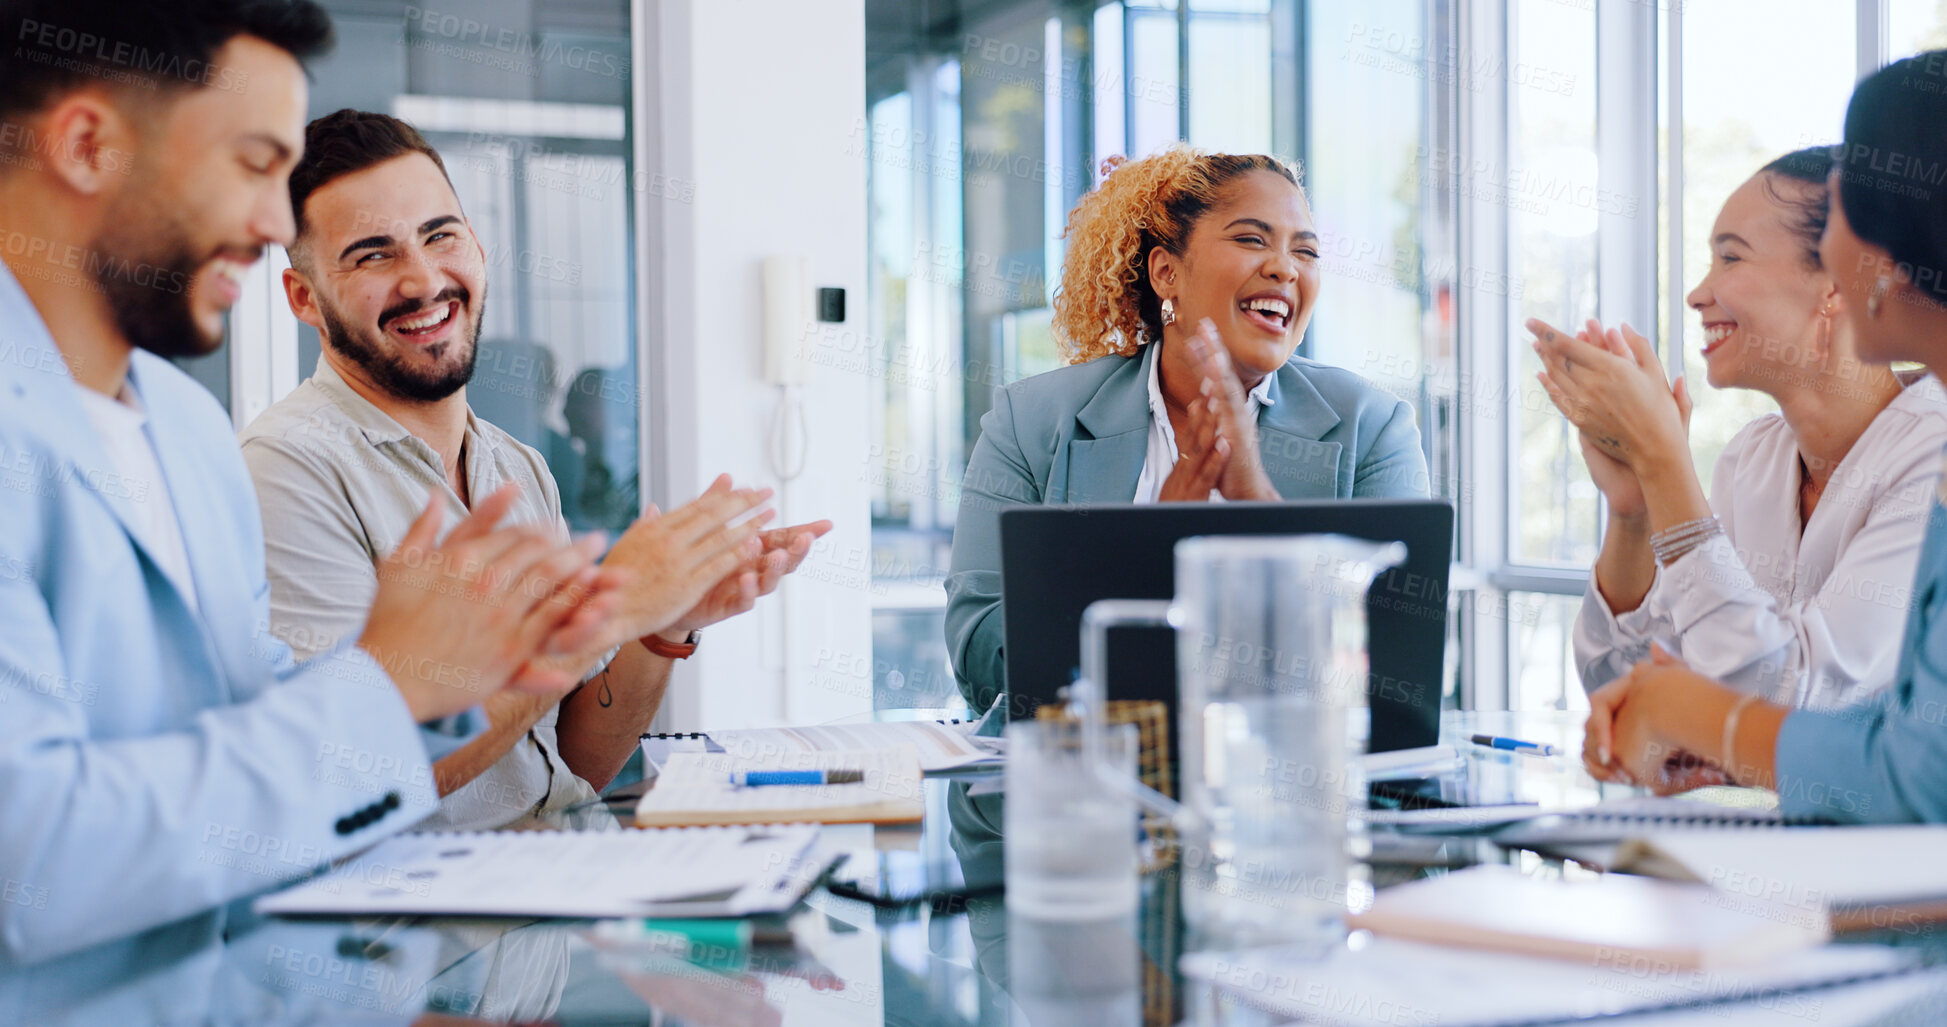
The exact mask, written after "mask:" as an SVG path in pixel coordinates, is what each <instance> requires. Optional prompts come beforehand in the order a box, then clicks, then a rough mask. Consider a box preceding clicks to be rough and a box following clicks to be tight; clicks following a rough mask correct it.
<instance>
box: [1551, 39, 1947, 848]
mask: <svg viewBox="0 0 1947 1027" xmlns="http://www.w3.org/2000/svg"><path fill="white" fill-rule="evenodd" d="M1835 156H1836V165H1835V167H1834V168H1833V171H1832V174H1831V177H1830V184H1831V190H1830V191H1831V207H1830V215H1829V217H1828V219H1827V223H1826V228H1825V233H1824V237H1823V239H1822V240H1821V242H1820V245H1819V256H1820V260H1821V262H1822V263H1823V264H1824V266H1825V267H1826V268H1827V269H1828V270H1829V271H1830V273H1831V274H1832V276H1833V279H1834V280H1835V281H1836V282H1837V284H1838V292H1839V295H1840V296H1841V297H1842V298H1843V301H1844V302H1843V305H1842V309H1841V316H1843V317H1844V318H1845V319H1846V321H1847V323H1848V324H1850V326H1851V328H1852V332H1853V338H1854V343H1855V345H1856V346H1857V348H1858V352H1859V357H1860V359H1861V360H1865V361H1872V362H1881V363H1885V362H1890V361H1894V360H1914V361H1919V362H1921V363H1924V364H1926V365H1927V366H1928V367H1929V368H1931V369H1932V370H1934V371H1935V372H1938V371H1939V370H1940V369H1941V368H1942V367H1947V183H1943V182H1942V181H1941V180H1940V176H1939V169H1941V168H1943V167H1947V51H1935V52H1931V53H1925V54H1920V55H1918V56H1916V57H1911V58H1908V59H1906V60H1903V61H1899V62H1897V63H1894V64H1892V65H1889V66H1888V67H1886V68H1884V69H1882V70H1881V71H1879V72H1878V73H1877V74H1875V75H1873V76H1871V77H1870V78H1867V79H1866V80H1865V81H1863V82H1861V83H1860V84H1859V87H1858V89H1857V90H1855V91H1854V93H1853V96H1852V103H1851V105H1850V106H1849V107H1848V108H1847V111H1846V130H1845V141H1844V143H1843V144H1842V145H1841V146H1840V147H1839V149H1838V151H1837V153H1836V155H1835ZM1778 498H1779V500H1780V501H1785V500H1786V499H1787V498H1788V497H1778ZM1941 502H1942V500H1941V499H1940V498H1936V500H1935V503H1934V505H1933V507H1932V509H1931V510H1930V512H1929V518H1928V522H1927V529H1926V536H1925V541H1924V543H1923V545H1922V548H1921V552H1920V560H1919V569H1918V576H1917V578H1916V579H1915V583H1914V586H1913V593H1912V601H1911V604H1910V609H1909V611H1908V613H1907V617H1906V633H1905V637H1904V640H1903V641H1902V643H1901V646H1900V655H1899V664H1898V669H1897V671H1896V672H1895V674H1894V678H1893V683H1892V685H1891V687H1890V688H1889V689H1888V690H1887V692H1886V694H1885V695H1884V696H1883V697H1882V699H1881V700H1880V701H1879V702H1877V703H1875V704H1873V705H1872V706H1870V707H1865V708H1857V709H1852V710H1845V711H1836V712H1824V711H1815V710H1805V709H1797V710H1794V709H1790V708H1788V707H1786V706H1784V705H1781V704H1777V703H1773V702H1769V701H1766V700H1764V699H1762V698H1760V697H1759V696H1758V695H1757V693H1755V692H1739V691H1738V690H1736V689H1733V688H1731V687H1729V686H1727V685H1724V684H1723V683H1720V682H1717V681H1714V680H1712V679H1710V678H1709V677H1707V676H1704V675H1701V674H1698V673H1697V672H1696V671H1693V670H1691V669H1690V668H1688V667H1686V666H1685V665H1684V664H1683V663H1682V662H1681V661H1680V660H1677V659H1676V658H1675V657H1672V656H1670V655H1668V654H1666V653H1663V652H1661V651H1660V650H1659V651H1657V652H1656V653H1654V654H1653V656H1652V658H1651V659H1649V660H1645V661H1642V662H1640V663H1638V664H1636V665H1635V667H1633V668H1632V669H1631V670H1630V672H1629V673H1627V674H1625V675H1623V676H1621V677H1619V678H1617V679H1616V680H1614V681H1612V682H1610V683H1609V684H1607V685H1604V686H1603V687H1602V688H1600V689H1597V690H1596V692H1595V693H1594V694H1593V695H1592V696H1590V702H1591V705H1592V706H1593V707H1594V709H1593V711H1592V712H1591V714H1590V716H1589V722H1588V727H1587V737H1586V739H1585V747H1584V750H1583V761H1584V763H1585V764H1586V765H1587V766H1588V768H1589V771H1590V772H1591V773H1593V774H1594V775H1596V776H1597V777H1599V778H1602V779H1605V780H1623V781H1635V782H1638V783H1641V784H1645V785H1649V786H1651V787H1653V788H1655V789H1657V790H1658V791H1663V792H1668V791H1673V790H1676V789H1678V788H1680V787H1682V786H1683V785H1685V784H1688V783H1689V782H1690V781H1692V780H1694V779H1695V777H1694V774H1695V771H1696V769H1697V768H1704V769H1706V770H1709V771H1712V772H1714V773H1717V774H1721V775H1722V776H1723V777H1725V778H1727V779H1729V780H1731V781H1734V782H1737V783H1739V784H1749V785H1758V786H1763V787H1770V788H1775V789H1776V790H1777V791H1778V794H1779V799H1780V804H1781V806H1782V807H1783V809H1784V810H1785V811H1786V812H1788V813H1800V814H1823V815H1826V816H1830V817H1835V818H1839V819H1844V820H1853V821H1912V820H1924V821H1934V822H1940V821H1947V616H1943V612H1947V610H1944V608H1947V509H1943V508H1942V506H1941Z"/></svg>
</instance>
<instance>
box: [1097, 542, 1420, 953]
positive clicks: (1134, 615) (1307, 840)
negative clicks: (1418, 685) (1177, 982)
mask: <svg viewBox="0 0 1947 1027" xmlns="http://www.w3.org/2000/svg"><path fill="white" fill-rule="evenodd" d="M1405 556H1406V547H1405V546H1403V545H1401V544H1400V543H1398V542H1388V543H1378V542H1368V541H1364V540H1361V539H1354V538H1348V537H1345V536H1341V535H1288V536H1286V535H1280V536H1265V535H1227V536H1200V537H1196V538H1188V539H1184V540H1183V541H1181V542H1179V543H1177V546H1176V598H1175V599H1174V600H1171V601H1168V602H1155V601H1141V600H1104V601H1102V602H1098V603H1095V604H1092V605H1091V606H1090V607H1089V609H1088V611H1087V612H1086V613H1085V614H1084V616H1083V620H1082V631H1083V641H1082V676H1081V679H1080V680H1079V681H1078V682H1077V683H1076V685H1075V686H1074V688H1073V689H1072V690H1071V693H1070V694H1071V696H1072V701H1073V702H1074V704H1075V705H1076V706H1077V707H1079V708H1078V709H1077V710H1076V712H1077V713H1078V714H1079V715H1080V716H1081V717H1082V720H1083V723H1084V725H1085V728H1086V727H1087V726H1088V725H1091V724H1095V725H1099V722H1100V715H1101V712H1102V707H1101V703H1102V699H1103V696H1104V694H1105V689H1104V682H1103V681H1102V674H1103V668H1104V667H1105V666H1106V659H1105V649H1106V639H1107V631H1108V629H1109V628H1112V627H1123V626H1130V625H1140V624H1167V625H1169V626H1172V627H1174V628H1175V629H1176V638H1177V674H1178V680H1177V725H1178V729H1177V737H1178V739H1179V744H1180V746H1181V749H1182V760H1181V781H1182V796H1183V800H1182V803H1181V804H1180V805H1178V804H1175V803H1171V802H1170V801H1169V800H1168V799H1165V798H1163V797H1162V796H1160V795H1157V794H1156V793H1154V792H1151V791H1149V790H1148V789H1145V788H1142V787H1141V785H1140V784H1138V783H1136V782H1128V783H1127V785H1126V786H1125V787H1127V788H1129V790H1131V791H1134V792H1136V793H1137V795H1138V798H1139V800H1140V801H1142V802H1144V803H1145V804H1146V805H1148V806H1149V807H1150V808H1152V809H1158V810H1162V809H1168V810H1169V811H1170V812H1171V813H1172V815H1173V816H1174V818H1175V820H1176V824H1177V828H1178V833H1179V835H1180V837H1181V839H1182V849H1181V853H1180V861H1181V865H1182V870H1183V907H1184V916H1185V918H1186V919H1187V921H1188V922H1189V925H1190V927H1191V929H1192V932H1193V937H1192V944H1193V945H1195V946H1196V947H1200V948H1203V947H1221V948H1231V947H1241V946H1248V945H1267V944H1283V945H1299V946H1306V947H1316V948H1318V949H1319V950H1320V951H1323V950H1324V949H1325V948H1328V947H1330V946H1331V945H1334V944H1336V943H1337V942H1338V941H1339V940H1340V939H1342V938H1343V937H1344V934H1345V925H1344V918H1345V912H1346V903H1347V889H1348V886H1349V883H1350V857H1349V856H1348V853H1347V846H1348V842H1349V838H1348V822H1349V820H1350V819H1351V818H1352V817H1353V816H1354V815H1355V814H1356V812H1357V811H1358V810H1360V809H1362V808H1363V807H1364V803H1365V795H1364V789H1365V784H1364V781H1363V780H1362V779H1361V777H1360V775H1359V774H1358V773H1357V772H1356V769H1355V766H1356V764H1355V761H1354V759H1353V756H1354V755H1355V754H1354V753H1352V752H1350V751H1349V750H1350V745H1349V736H1350V733H1351V724H1350V720H1351V718H1350V713H1351V711H1352V710H1353V709H1355V708H1357V707H1359V706H1361V705H1363V703H1364V702H1365V695H1366V682H1367V662H1366V630H1365V619H1366V617H1365V612H1366V591H1367V589H1368V588H1369V587H1370V586H1371V585H1372V581H1373V578H1374V577H1375V576H1376V575H1377V574H1378V573H1379V572H1380V571H1382V570H1385V569H1386V568H1388V567H1392V566H1394V565H1396V564H1398V563H1399V562H1400V561H1402V560H1403V559H1405ZM1089 730H1094V729H1092V728H1090V729H1089ZM1098 737H1099V736H1098ZM1091 744H1095V743H1094V742H1091V741H1085V742H1084V745H1085V746H1088V745H1091ZM1094 765H1095V766H1096V767H1097V768H1098V773H1100V774H1101V775H1102V776H1104V777H1105V778H1109V777H1117V778H1120V777H1121V776H1122V775H1118V774H1116V773H1115V772H1114V771H1113V770H1111V769H1109V768H1108V765H1107V764H1106V763H1101V762H1098V763H1096V764H1094Z"/></svg>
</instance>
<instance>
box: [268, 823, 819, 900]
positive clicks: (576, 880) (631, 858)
mask: <svg viewBox="0 0 1947 1027" xmlns="http://www.w3.org/2000/svg"><path fill="white" fill-rule="evenodd" d="M817 840H818V829H817V828H815V827H805V826H791V827H780V826H775V825H772V826H766V827H712V828H682V829H671V830H663V831H630V830H612V831H477V832H440V831H434V832H427V833H424V834H403V835H397V836H394V837H392V838H388V839H386V840H385V841H382V842H380V843H378V844H377V845H375V846H373V847H372V848H370V849H367V850H365V851H364V852H362V853H360V854H358V855H357V856H353V857H352V858H350V859H348V860H346V861H345V862H343V863H341V864H339V865H338V866H337V867H336V868H335V869H333V870H331V871H330V872H329V873H326V874H324V875H322V876H319V877H314V878H311V879H310V880H308V881H304V882H301V883H299V884H297V885H294V886H293V887H290V888H287V889H285V890H284V891H281V892H277V893H275V894H271V895H266V896H264V897H263V898H260V899H258V900H257V902H256V909H257V911H258V912H259V913H266V914H273V915H279V916H503V917H505V916H517V917H577V918H582V917H589V918H600V917H644V916H652V917H731V916H753V915H758V914H764V913H781V912H784V911H785V910H788V909H790V908H791V907H792V906H794V905H797V902H798V900H799V899H801V898H803V897H804V895H805V893H806V892H808V891H810V890H811V887H812V885H814V884H816V883H817V879H818V876H819V875H820V873H821V872H822V871H823V870H824V869H825V867H824V865H822V864H821V861H820V860H819V859H818V858H817V857H816V856H815V854H814V851H813V846H814V845H815V843H816V842H817Z"/></svg>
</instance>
